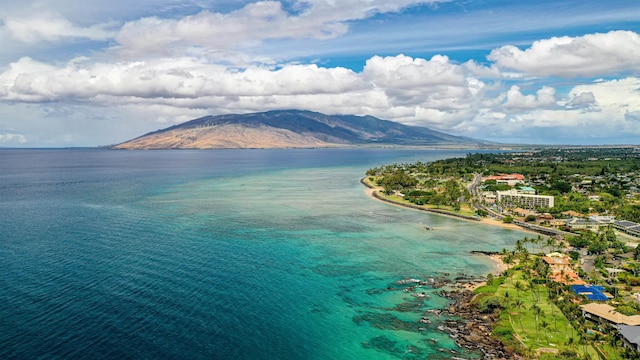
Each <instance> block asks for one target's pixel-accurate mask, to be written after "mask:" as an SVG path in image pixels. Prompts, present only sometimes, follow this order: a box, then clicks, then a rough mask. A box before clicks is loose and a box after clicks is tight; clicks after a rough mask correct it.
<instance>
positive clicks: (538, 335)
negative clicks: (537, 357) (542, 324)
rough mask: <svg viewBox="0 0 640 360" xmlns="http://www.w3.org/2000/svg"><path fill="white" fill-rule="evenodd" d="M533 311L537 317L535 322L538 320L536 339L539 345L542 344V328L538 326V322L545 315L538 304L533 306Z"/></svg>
mask: <svg viewBox="0 0 640 360" xmlns="http://www.w3.org/2000/svg"><path fill="white" fill-rule="evenodd" d="M531 310H532V311H533V313H534V314H535V315H536V317H535V320H536V337H537V338H538V343H540V328H539V326H538V320H540V315H543V314H544V313H543V312H542V309H541V308H540V307H539V306H538V305H536V304H533V305H531Z"/></svg>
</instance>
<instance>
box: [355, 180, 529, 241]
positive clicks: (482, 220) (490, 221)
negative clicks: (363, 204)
mask: <svg viewBox="0 0 640 360" xmlns="http://www.w3.org/2000/svg"><path fill="white" fill-rule="evenodd" d="M363 184H364V185H366V188H365V192H366V193H367V195H369V196H370V197H371V198H373V199H376V200H380V199H379V198H377V197H375V196H374V195H373V194H374V192H376V191H379V190H380V189H376V188H371V187H369V185H367V184H366V183H365V182H364V181H363ZM380 201H384V200H380ZM385 202H386V203H388V204H391V205H393V206H399V207H404V208H408V209H412V207H409V206H405V205H402V204H398V203H394V202H389V201H385ZM416 210H418V209H416ZM421 210H423V211H429V209H421ZM433 214H437V215H442V216H451V217H455V218H457V219H460V220H465V221H474V222H479V223H482V224H486V225H491V226H499V227H502V228H505V229H511V230H518V231H525V232H530V233H532V234H537V233H536V232H535V231H532V230H530V229H526V228H523V227H520V226H518V225H515V224H507V223H505V222H502V221H500V220H496V219H491V218H479V219H478V220H469V219H465V218H463V217H458V216H455V215H447V214H443V213H436V212H433Z"/></svg>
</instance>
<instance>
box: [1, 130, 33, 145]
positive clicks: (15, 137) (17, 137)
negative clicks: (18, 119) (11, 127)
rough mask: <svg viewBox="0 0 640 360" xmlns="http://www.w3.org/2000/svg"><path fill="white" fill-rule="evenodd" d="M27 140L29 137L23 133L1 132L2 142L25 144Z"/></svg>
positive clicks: (4, 143)
mask: <svg viewBox="0 0 640 360" xmlns="http://www.w3.org/2000/svg"><path fill="white" fill-rule="evenodd" d="M26 142H27V138H26V137H25V136H24V135H22V134H13V133H1V132H0V144H3V145H15V144H24V143H26Z"/></svg>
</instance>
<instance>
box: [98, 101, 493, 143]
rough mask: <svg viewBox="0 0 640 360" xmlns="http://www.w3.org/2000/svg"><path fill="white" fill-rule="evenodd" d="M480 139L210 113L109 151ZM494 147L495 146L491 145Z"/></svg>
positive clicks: (369, 121)
mask: <svg viewBox="0 0 640 360" xmlns="http://www.w3.org/2000/svg"><path fill="white" fill-rule="evenodd" d="M491 144H494V143H490V142H487V141H484V140H478V139H472V138H468V137H461V136H454V135H450V134H446V133H443V132H439V131H436V130H431V129H429V128H426V127H417V126H409V125H403V124H400V123H397V122H393V121H389V120H382V119H378V118H376V117H373V116H369V115H366V116H356V115H326V114H322V113H319V112H313V111H307V110H271V111H266V112H257V113H249V114H225V115H208V116H204V117H201V118H197V119H193V120H190V121H187V122H184V123H181V124H176V125H173V126H170V127H168V128H165V129H160V130H156V131H153V132H149V133H147V134H144V135H142V136H139V137H136V138H134V139H131V140H129V141H125V142H123V143H120V144H117V145H114V146H112V147H111V148H112V149H225V148H312V147H347V146H375V145H385V146H394V145H395V146H443V145H448V146H472V147H481V146H488V145H491ZM494 145H495V144H494Z"/></svg>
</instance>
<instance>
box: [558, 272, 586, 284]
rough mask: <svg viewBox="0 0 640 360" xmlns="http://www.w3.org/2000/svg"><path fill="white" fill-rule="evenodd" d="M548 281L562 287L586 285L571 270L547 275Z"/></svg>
mask: <svg viewBox="0 0 640 360" xmlns="http://www.w3.org/2000/svg"><path fill="white" fill-rule="evenodd" d="M549 280H551V281H554V282H557V283H560V284H563V285H587V282H586V281H584V280H582V279H581V278H580V276H579V275H578V274H576V273H575V272H574V271H572V270H565V271H558V272H554V273H552V274H551V275H549Z"/></svg>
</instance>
